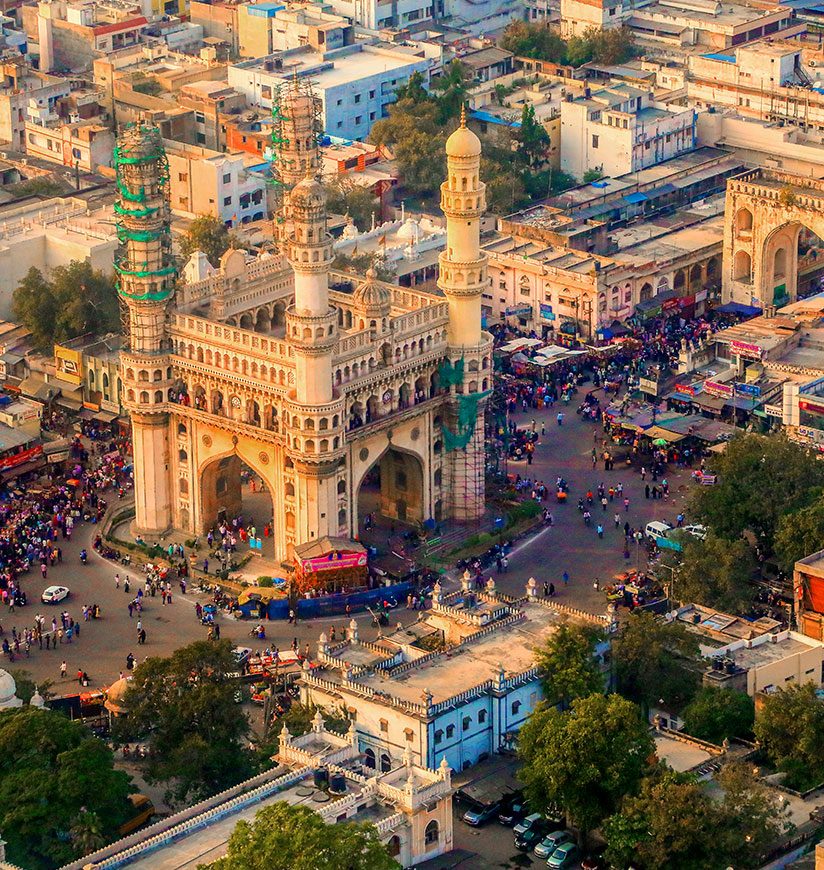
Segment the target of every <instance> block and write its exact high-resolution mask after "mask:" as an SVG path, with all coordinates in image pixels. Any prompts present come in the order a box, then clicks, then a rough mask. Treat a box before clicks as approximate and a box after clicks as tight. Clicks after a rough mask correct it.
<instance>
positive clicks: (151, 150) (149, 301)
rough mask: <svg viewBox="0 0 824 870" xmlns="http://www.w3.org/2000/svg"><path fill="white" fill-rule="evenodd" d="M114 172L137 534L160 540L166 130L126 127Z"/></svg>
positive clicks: (167, 379) (164, 499) (168, 518)
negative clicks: (155, 535)
mask: <svg viewBox="0 0 824 870" xmlns="http://www.w3.org/2000/svg"><path fill="white" fill-rule="evenodd" d="M114 165H115V168H116V171H117V188H118V193H119V198H118V201H117V202H116V203H115V212H116V213H117V216H118V217H117V235H118V239H119V240H120V244H121V248H120V251H119V253H118V255H117V258H116V260H115V269H116V271H117V274H118V292H119V295H120V299H121V302H122V304H123V306H124V308H125V310H126V312H127V314H128V326H127V328H126V329H125V330H124V332H125V333H126V336H125V338H126V346H125V347H124V349H123V351H122V352H121V355H120V366H121V378H122V381H123V397H124V405H125V406H126V408H127V409H128V411H129V416H130V419H131V423H132V436H133V442H134V459H135V512H136V519H135V527H136V530H137V531H140V532H143V533H147V534H160V533H162V532H165V531H166V530H167V529H169V528H170V527H171V525H172V513H171V511H172V504H171V489H170V481H169V415H168V410H167V409H168V406H167V404H166V402H167V399H168V391H169V388H170V387H171V379H172V371H171V360H170V357H169V353H170V346H169V336H168V324H167V320H166V315H167V309H168V304H169V300H170V299H171V297H172V296H173V294H174V287H175V276H176V270H175V266H174V262H173V260H172V253H171V233H170V230H169V206H168V201H167V192H168V185H169V168H168V163H167V161H166V154H165V152H164V150H163V141H162V139H161V136H160V131H159V130H158V129H157V128H156V127H150V126H146V125H144V124H135V125H132V126H129V127H128V128H126V130H125V131H124V132H123V133H122V134H121V135H120V137H119V139H118V144H117V147H116V148H115V150H114Z"/></svg>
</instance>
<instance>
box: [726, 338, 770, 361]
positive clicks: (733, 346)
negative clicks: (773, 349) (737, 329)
mask: <svg viewBox="0 0 824 870" xmlns="http://www.w3.org/2000/svg"><path fill="white" fill-rule="evenodd" d="M730 350H731V351H732V352H733V353H734V354H736V355H737V356H742V357H744V359H761V356H762V354H763V351H762V350H761V348H760V347H759V346H758V345H757V344H747V342H746V341H731V342H730Z"/></svg>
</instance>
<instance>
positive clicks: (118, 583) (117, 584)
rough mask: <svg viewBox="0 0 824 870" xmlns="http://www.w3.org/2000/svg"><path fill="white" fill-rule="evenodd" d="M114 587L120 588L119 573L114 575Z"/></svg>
mask: <svg viewBox="0 0 824 870" xmlns="http://www.w3.org/2000/svg"><path fill="white" fill-rule="evenodd" d="M114 588H115V589H120V574H115V575H114Z"/></svg>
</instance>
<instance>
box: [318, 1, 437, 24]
mask: <svg viewBox="0 0 824 870" xmlns="http://www.w3.org/2000/svg"><path fill="white" fill-rule="evenodd" d="M328 6H329V7H330V8H331V9H332V10H334V11H335V12H337V13H338V15H343V16H344V17H346V18H348V19H349V20H350V21H352V23H353V24H355V25H357V26H358V27H363V28H365V29H366V30H393V29H394V30H399V29H402V28H406V27H410V26H412V25H414V24H418V23H421V22H426V21H430V20H432V19H437V18H442V17H443V16H444V14H445V6H444V0H393V2H391V3H385V2H381V0H366V2H361V0H330V2H329V3H328Z"/></svg>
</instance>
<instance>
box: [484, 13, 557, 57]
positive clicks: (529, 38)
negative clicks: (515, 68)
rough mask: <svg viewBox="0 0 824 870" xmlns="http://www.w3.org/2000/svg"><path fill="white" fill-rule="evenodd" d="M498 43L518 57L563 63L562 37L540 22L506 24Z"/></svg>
mask: <svg viewBox="0 0 824 870" xmlns="http://www.w3.org/2000/svg"><path fill="white" fill-rule="evenodd" d="M498 45H500V47H501V48H503V49H504V50H505V51H511V52H512V53H513V54H515V55H518V56H519V57H531V58H535V59H536V60H546V61H549V62H550V63H563V62H564V60H565V55H566V44H565V43H564V41H563V39H561V37H560V36H559V35H558V33H557V32H556V31H555V30H553V29H552V28H551V27H549V26H548V25H546V24H544V23H542V22H534V23H530V22H527V21H513V22H512V23H511V24H508V25H507V27H506V29H505V30H504V32H503V34H502V35H501V38H500V39H499V40H498Z"/></svg>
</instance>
